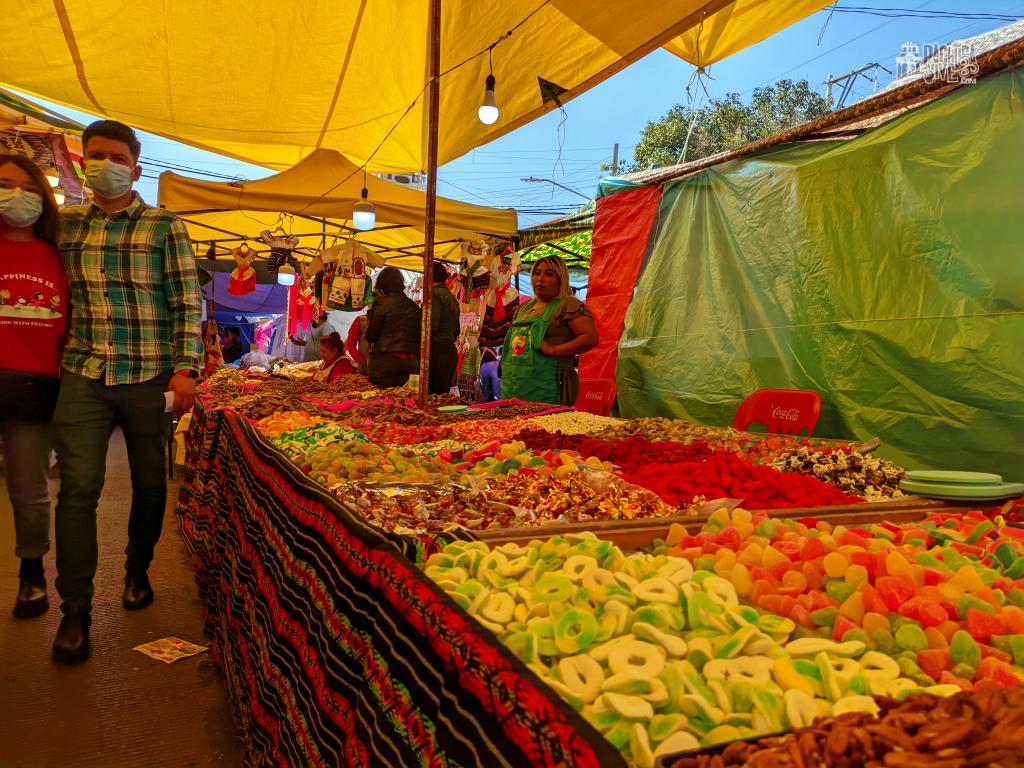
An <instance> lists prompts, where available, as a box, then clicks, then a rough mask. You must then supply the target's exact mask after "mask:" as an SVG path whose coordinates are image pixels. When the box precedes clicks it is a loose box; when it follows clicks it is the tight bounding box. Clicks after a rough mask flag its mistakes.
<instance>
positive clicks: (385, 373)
mask: <svg viewBox="0 0 1024 768" xmlns="http://www.w3.org/2000/svg"><path fill="white" fill-rule="evenodd" d="M420 317H421V312H420V308H419V307H418V306H416V302H414V301H413V300H412V299H410V298H409V297H408V296H406V295H405V278H403V277H402V273H401V272H400V271H399V270H398V268H397V267H384V269H382V270H381V271H380V274H379V275H378V276H377V284H376V285H375V286H374V301H373V305H372V306H371V307H370V314H369V321H368V323H367V327H366V340H367V341H368V342H369V343H370V344H372V345H373V347H372V348H371V351H370V358H369V361H368V363H367V373H368V375H369V377H370V381H371V382H373V384H374V386H377V387H380V388H381V389H386V388H388V387H402V386H405V384H406V383H407V382H408V381H409V376H411V375H412V374H414V373H416V371H418V370H419V367H420V359H419V354H420Z"/></svg>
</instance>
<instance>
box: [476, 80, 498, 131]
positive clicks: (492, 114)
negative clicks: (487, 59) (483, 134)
mask: <svg viewBox="0 0 1024 768" xmlns="http://www.w3.org/2000/svg"><path fill="white" fill-rule="evenodd" d="M495 82H496V80H495V73H494V72H492V73H490V74H489V75H487V80H486V84H485V85H484V88H483V103H482V104H480V109H479V110H477V111H476V116H477V117H478V118H479V119H480V122H481V123H483V124H484V125H494V124H495V123H497V122H498V100H497V99H496V98H495Z"/></svg>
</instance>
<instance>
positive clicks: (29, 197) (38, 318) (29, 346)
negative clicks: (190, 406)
mask: <svg viewBox="0 0 1024 768" xmlns="http://www.w3.org/2000/svg"><path fill="white" fill-rule="evenodd" d="M56 237H57V201H56V200H55V199H54V196H53V191H52V190H51V189H50V184H49V182H48V181H47V180H46V176H45V175H44V174H43V172H42V171H41V170H40V169H39V168H38V167H37V166H36V165H35V164H34V163H33V162H32V161H31V160H30V159H28V158H27V157H25V156H23V155H17V154H0V349H2V350H4V356H3V359H2V362H0V439H2V440H3V457H4V468H5V473H6V475H7V493H8V495H9V497H10V500H11V508H12V509H13V510H14V540H15V546H14V553H15V555H17V557H18V558H19V560H20V561H21V564H20V567H19V570H18V582H19V583H18V596H17V598H16V599H15V602H14V615H15V617H16V618H19V619H31V618H34V617H36V616H42V615H43V614H44V613H46V611H47V610H49V607H50V602H49V599H48V598H47V595H46V577H45V575H44V573H43V555H45V554H46V553H47V552H48V551H49V549H50V485H49V480H48V471H49V465H50V448H51V447H52V443H53V440H52V437H53V435H52V432H51V430H50V419H51V417H52V416H53V408H54V406H55V405H56V403H57V391H58V389H59V387H60V378H59V377H60V357H61V350H62V349H63V347H64V334H65V331H66V328H67V316H66V313H67V306H68V282H67V277H65V275H64V265H63V264H62V263H61V260H60V254H59V253H58V252H57V247H56ZM40 289H42V294H43V296H42V299H43V301H42V304H38V303H37V305H36V306H32V305H31V304H30V303H29V302H28V301H27V300H26V299H27V297H29V296H35V294H36V293H38V292H39V291H40Z"/></svg>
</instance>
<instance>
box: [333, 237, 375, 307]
mask: <svg viewBox="0 0 1024 768" xmlns="http://www.w3.org/2000/svg"><path fill="white" fill-rule="evenodd" d="M319 257H320V259H321V260H322V262H323V270H324V282H323V292H324V294H325V295H324V296H323V299H322V300H323V304H324V306H326V307H327V308H328V309H335V310H341V311H343V312H359V311H361V310H362V309H363V308H364V307H365V306H366V305H367V304H369V303H370V300H371V299H372V297H373V284H372V280H371V279H370V270H371V269H380V268H381V267H383V266H384V264H385V262H384V258H383V257H382V256H381V255H380V254H378V253H377V252H376V251H373V250H370V249H369V248H367V247H366V246H365V245H363V244H362V243H360V242H357V241H356V240H353V239H352V238H346V239H345V240H344V241H343V242H341V243H339V244H336V245H332V246H331V247H330V248H327V249H325V250H323V251H321V252H320V254H319Z"/></svg>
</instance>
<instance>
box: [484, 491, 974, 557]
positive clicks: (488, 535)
mask: <svg viewBox="0 0 1024 768" xmlns="http://www.w3.org/2000/svg"><path fill="white" fill-rule="evenodd" d="M963 510H964V506H963V505H959V506H957V505H952V504H949V503H948V502H943V501H935V500H934V499H919V498H916V497H904V498H900V499H895V500H891V501H875V502H864V503H863V504H843V505H836V506H831V507H799V508H795V509H773V510H768V512H769V514H770V515H771V516H772V517H777V518H783V519H793V518H800V517H816V518H818V519H820V520H826V521H828V522H829V523H831V524H833V525H866V524H868V523H879V522H882V521H883V520H887V521H889V522H892V523H903V522H912V521H914V520H923V519H924V518H925V517H927V516H928V515H930V514H932V513H935V512H948V511H957V512H961V511H963ZM752 511H756V510H752ZM708 517H709V515H706V514H704V515H681V514H680V515H666V516H665V517H656V518H645V519H642V520H592V521H588V522H582V523H549V524H547V525H539V526H534V527H523V528H493V529H490V530H481V531H474V532H473V533H474V535H475V536H476V537H477V538H479V539H480V540H481V541H484V542H487V543H488V544H490V545H491V546H497V545H500V544H526V543H527V542H529V541H531V540H533V539H543V538H547V537H549V536H558V535H563V536H564V535H567V534H573V533H576V534H578V533H583V532H585V531H589V532H591V533H595V534H597V535H598V536H600V537H601V538H603V539H608V540H609V541H612V542H614V543H615V544H617V545H618V546H620V547H622V548H623V549H639V548H641V547H645V546H647V545H648V544H650V543H651V542H652V541H654V540H655V539H663V538H665V536H666V535H667V534H668V531H669V527H670V526H671V525H672V524H673V523H679V524H680V525H682V526H684V527H685V528H686V529H687V530H688V531H690V532H691V533H695V532H697V531H699V530H700V528H701V527H702V526H703V525H704V523H706V522H707V520H708Z"/></svg>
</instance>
